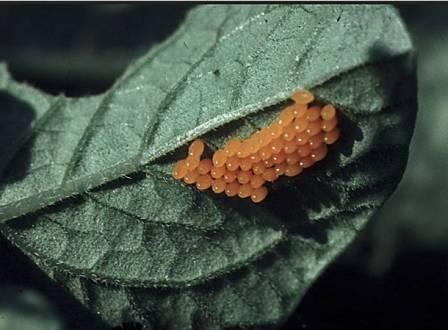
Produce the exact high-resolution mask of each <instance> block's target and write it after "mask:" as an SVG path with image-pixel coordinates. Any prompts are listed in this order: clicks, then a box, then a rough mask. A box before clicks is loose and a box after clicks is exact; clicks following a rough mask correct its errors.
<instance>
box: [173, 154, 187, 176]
mask: <svg viewBox="0 0 448 330" xmlns="http://www.w3.org/2000/svg"><path fill="white" fill-rule="evenodd" d="M187 173H188V168H187V165H185V159H182V160H179V161H178V162H177V163H176V165H175V166H174V169H173V177H174V178H175V179H177V180H180V179H182V178H183V177H184V176H185V175H186V174H187Z"/></svg>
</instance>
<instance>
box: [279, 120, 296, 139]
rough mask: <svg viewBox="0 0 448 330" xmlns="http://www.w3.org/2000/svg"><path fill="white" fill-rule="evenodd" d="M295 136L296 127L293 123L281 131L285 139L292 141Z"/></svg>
mask: <svg viewBox="0 0 448 330" xmlns="http://www.w3.org/2000/svg"><path fill="white" fill-rule="evenodd" d="M295 136H296V129H295V127H294V124H291V125H289V126H287V127H286V128H285V130H284V132H283V135H282V138H283V140H285V141H292V140H293V139H294V137H295Z"/></svg>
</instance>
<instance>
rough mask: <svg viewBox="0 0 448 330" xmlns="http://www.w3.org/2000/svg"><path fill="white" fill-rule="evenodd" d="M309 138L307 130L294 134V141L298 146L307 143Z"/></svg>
mask: <svg viewBox="0 0 448 330" xmlns="http://www.w3.org/2000/svg"><path fill="white" fill-rule="evenodd" d="M309 138H310V136H309V135H308V133H307V132H300V133H297V135H296V142H297V144H298V145H299V146H301V145H305V144H307V143H308V139H309Z"/></svg>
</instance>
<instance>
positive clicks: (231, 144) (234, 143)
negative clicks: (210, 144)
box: [224, 139, 241, 157]
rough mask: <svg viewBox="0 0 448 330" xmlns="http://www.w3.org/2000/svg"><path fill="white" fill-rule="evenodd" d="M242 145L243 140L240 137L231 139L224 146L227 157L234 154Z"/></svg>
mask: <svg viewBox="0 0 448 330" xmlns="http://www.w3.org/2000/svg"><path fill="white" fill-rule="evenodd" d="M240 147H241V141H240V140H238V139H231V140H229V141H228V142H227V143H226V145H225V146H224V152H225V153H226V156H227V157H232V156H234V155H235V154H236V153H237V151H238V150H239V149H240Z"/></svg>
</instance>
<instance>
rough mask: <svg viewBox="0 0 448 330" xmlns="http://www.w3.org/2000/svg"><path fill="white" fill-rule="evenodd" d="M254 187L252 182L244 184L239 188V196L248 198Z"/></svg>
mask: <svg viewBox="0 0 448 330" xmlns="http://www.w3.org/2000/svg"><path fill="white" fill-rule="evenodd" d="M252 190H253V189H252V187H251V185H250V184H247V183H246V184H242V185H241V186H240V187H239V189H238V196H239V197H240V198H247V197H250V195H251V194H252Z"/></svg>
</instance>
